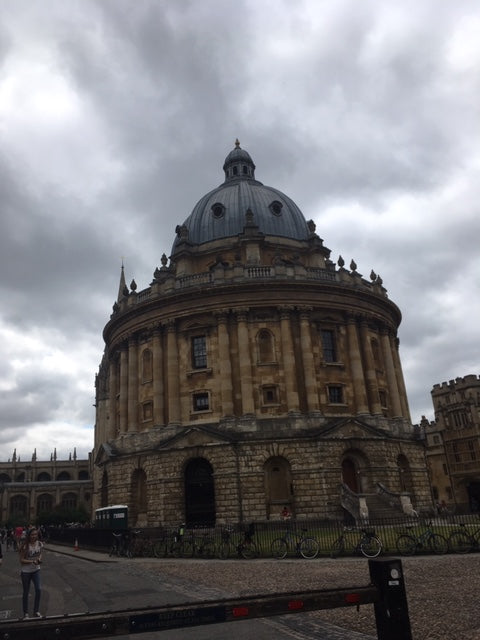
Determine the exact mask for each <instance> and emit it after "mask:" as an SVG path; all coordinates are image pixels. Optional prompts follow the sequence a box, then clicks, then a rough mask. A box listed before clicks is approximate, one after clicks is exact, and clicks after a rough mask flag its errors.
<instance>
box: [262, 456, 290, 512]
mask: <svg viewBox="0 0 480 640" xmlns="http://www.w3.org/2000/svg"><path fill="white" fill-rule="evenodd" d="M264 471H265V497H266V503H267V504H266V507H267V518H274V519H278V518H279V517H280V513H281V511H282V509H283V507H287V508H288V510H289V511H290V513H291V514H292V515H294V504H293V487H292V474H291V470H290V463H289V462H288V460H286V459H285V458H282V457H281V456H275V457H272V458H269V459H268V460H267V461H266V462H265V467H264Z"/></svg>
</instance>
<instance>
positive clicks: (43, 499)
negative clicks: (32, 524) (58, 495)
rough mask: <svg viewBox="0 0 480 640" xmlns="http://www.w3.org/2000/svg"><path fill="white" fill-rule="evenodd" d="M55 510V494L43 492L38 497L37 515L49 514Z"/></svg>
mask: <svg viewBox="0 0 480 640" xmlns="http://www.w3.org/2000/svg"><path fill="white" fill-rule="evenodd" d="M51 511H53V496H51V495H50V494H48V493H42V494H41V495H39V496H38V498H37V515H40V514H47V513H50V512H51Z"/></svg>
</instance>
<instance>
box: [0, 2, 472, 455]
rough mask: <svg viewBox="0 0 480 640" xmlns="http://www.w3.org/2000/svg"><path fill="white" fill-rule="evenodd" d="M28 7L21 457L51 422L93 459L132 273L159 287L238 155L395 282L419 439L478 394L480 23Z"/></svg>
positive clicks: (5, 86)
mask: <svg viewBox="0 0 480 640" xmlns="http://www.w3.org/2000/svg"><path fill="white" fill-rule="evenodd" d="M7 4H8V12H5V13H4V16H3V19H2V20H1V22H0V124H1V125H2V126H1V127H0V140H1V142H2V145H1V146H2V155H1V156H0V192H1V193H2V198H1V205H0V206H1V215H2V234H0V268H1V269H2V275H3V278H2V281H1V282H0V293H1V295H2V302H3V303H2V307H1V309H0V332H1V333H0V337H3V345H2V344H1V343H0V358H1V361H3V363H4V365H3V367H2V368H1V369H0V372H1V375H0V392H1V393H4V394H5V395H3V396H1V399H2V407H4V408H5V411H3V416H2V417H1V418H0V427H1V428H0V432H1V433H2V434H3V435H2V438H3V443H4V444H5V445H7V444H10V445H11V448H12V449H13V446H14V445H15V444H18V445H19V446H20V443H21V442H22V438H24V437H25V435H26V434H27V433H28V434H29V445H28V446H29V447H30V440H31V434H30V432H29V431H28V423H29V420H30V423H31V424H34V423H35V424H36V423H41V424H42V425H43V427H44V429H45V430H48V432H49V433H51V434H52V438H54V439H58V442H59V443H62V444H63V443H70V442H71V440H72V439H73V440H74V439H75V435H74V434H78V439H79V442H81V446H82V447H83V450H84V452H86V451H87V450H88V447H89V445H88V436H87V437H86V436H85V434H86V433H87V434H88V429H87V430H85V426H86V425H89V424H90V425H91V424H92V422H93V414H92V406H91V405H92V403H93V397H94V388H93V379H94V374H95V371H96V369H97V367H98V363H99V361H100V358H101V352H102V348H103V346H102V339H101V331H102V328H103V326H104V324H105V322H106V321H107V320H108V317H109V315H110V313H111V308H112V304H113V302H114V299H115V297H116V294H117V290H118V282H119V280H118V279H119V272H120V264H121V261H122V258H123V261H124V263H125V274H126V278H127V282H130V280H131V279H132V278H135V280H136V282H137V284H138V287H139V289H142V288H144V287H146V286H148V284H149V283H150V281H151V279H152V274H153V270H154V269H155V267H156V266H158V265H159V264H160V258H161V255H162V253H164V252H165V253H166V254H167V255H168V254H169V253H170V250H171V246H172V242H173V239H174V230H175V226H176V225H177V224H179V223H181V222H182V221H183V220H185V218H186V217H187V216H188V215H189V214H190V212H191V210H192V208H193V206H194V204H195V203H196V202H197V200H198V199H199V198H200V197H201V196H202V195H203V194H204V193H206V192H207V191H208V190H210V189H212V188H213V187H215V186H217V185H218V184H220V183H221V182H223V172H222V165H223V160H224V158H225V156H226V155H227V153H228V152H229V151H230V150H231V149H232V148H233V144H234V140H235V138H236V137H237V136H238V138H239V139H240V141H241V144H242V147H244V148H246V149H247V150H248V151H249V152H250V153H251V155H252V157H253V160H254V162H255V164H256V165H257V170H256V177H257V179H259V180H260V181H262V182H264V183H265V184H268V185H270V186H274V187H277V188H279V189H280V190H282V191H284V192H285V193H286V194H287V195H289V196H290V197H292V198H293V199H294V200H295V201H296V202H297V204H298V205H299V206H300V208H301V209H302V210H303V212H304V214H305V216H306V218H307V219H310V218H313V219H314V220H315V222H316V224H317V232H318V233H319V235H320V236H321V237H323V238H324V240H325V244H326V246H328V247H330V249H331V250H332V259H333V260H336V259H337V258H338V255H339V254H342V255H343V257H344V258H345V260H346V261H347V264H348V263H349V261H350V259H351V258H354V259H355V260H356V262H357V264H358V265H359V270H360V271H361V272H362V273H363V274H364V275H365V276H366V277H368V274H369V273H370V270H371V269H372V268H373V269H374V270H375V271H376V272H377V273H380V274H381V275H382V277H383V278H384V284H385V286H386V287H387V289H388V290H389V295H390V297H391V299H392V300H393V301H394V302H396V303H397V304H398V305H399V306H400V308H401V310H402V313H403V322H402V325H401V327H400V339H401V356H402V362H403V365H404V370H405V377H406V382H407V388H408V391H409V394H410V405H411V408H412V417H413V419H414V420H418V419H419V417H420V415H421V414H422V413H428V414H431V413H432V408H431V401H430V397H429V392H430V388H431V386H433V384H434V383H436V382H440V381H442V380H443V379H444V378H445V379H448V378H451V377H456V376H458V375H460V376H463V375H466V374H468V373H476V372H478V365H479V362H480V351H479V349H480V348H479V347H477V345H478V344H479V341H478V329H477V327H476V323H475V321H474V318H475V317H478V313H479V312H480V310H479V309H478V304H479V303H478V302H475V300H477V299H478V271H479V269H480V267H479V263H478V257H477V256H478V250H477V244H478V241H477V240H476V238H478V232H479V231H480V229H479V222H478V221H479V220H480V216H479V215H478V213H479V212H478V204H477V203H478V201H479V197H478V196H479V194H478V186H477V183H478V181H477V180H476V175H477V173H478V152H477V149H476V139H477V135H476V129H477V126H478V115H479V113H478V111H479V106H478V105H479V104H480V100H479V97H480V96H479V93H480V91H479V89H480V86H479V84H480V81H479V79H478V78H479V75H478V69H479V66H480V47H478V45H476V42H477V41H478V38H475V24H477V25H478V17H476V16H477V7H476V4H475V3H473V2H459V3H455V5H453V4H447V3H441V4H439V3H438V2H434V1H433V0H432V1H426V2H423V3H421V4H420V5H419V4H418V3H416V2H413V1H412V2H410V1H409V0H408V1H407V2H405V3H403V4H402V5H393V4H388V3H383V2H376V1H373V0H372V1H367V2H364V3H361V5H359V4H358V3H353V2H350V1H348V0H346V1H345V2H339V3H322V2H320V3H318V2H313V1H309V0H305V1H299V2H298V3H296V4H295V7H293V6H292V5H291V4H290V3H288V2H278V1H276V2H273V1H272V2H269V1H268V0H266V1H265V2H262V3H254V2H250V1H247V0H245V1H244V2H233V0H232V1H230V0H227V1H225V2H220V1H217V0H210V1H206V2H196V1H195V2H193V1H191V2H188V1H176V2H166V1H153V0H151V1H149V0H145V1H143V2H141V3H132V2H131V1H130V0H129V1H126V0H115V1H113V0H105V1H102V2H99V1H89V0H83V1H82V2H75V1H72V2H69V3H64V2H63V1H62V2H60V1H56V0H48V1H47V2H46V3H45V5H44V6H42V7H36V6H35V5H32V3H31V2H26V1H25V0H15V2H13V1H12V2H8V3H7ZM465 306H468V308H469V313H468V314H460V313H458V312H457V311H456V309H458V308H465ZM25 370H28V371H30V372H31V376H32V378H30V377H26V375H25ZM35 381H36V382H37V389H41V390H42V393H40V392H37V391H36V390H35ZM47 388H50V389H51V391H50V393H47V392H46V389H47ZM23 398H27V399H32V398H33V399H34V402H33V403H31V402H30V400H28V401H26V402H22V399H23ZM33 405H35V410H34V406H33ZM29 416H30V418H29ZM66 424H68V425H69V427H68V429H66V428H65V425H66ZM67 431H68V433H69V436H68V437H69V438H70V441H69V440H66V439H65V433H66V432H67ZM90 433H91V430H90ZM92 441H93V439H92ZM50 449H51V446H50V443H49V450H50Z"/></svg>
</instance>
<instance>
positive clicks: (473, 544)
mask: <svg viewBox="0 0 480 640" xmlns="http://www.w3.org/2000/svg"><path fill="white" fill-rule="evenodd" d="M460 527H461V529H456V530H455V531H452V533H451V534H450V535H449V536H448V546H449V548H450V549H451V550H452V551H453V552H454V553H469V552H470V551H474V550H475V549H478V548H479V547H480V527H478V529H475V531H473V533H471V532H470V531H469V530H468V529H467V526H466V524H465V523H464V522H461V523H460Z"/></svg>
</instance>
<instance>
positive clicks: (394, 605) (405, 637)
mask: <svg viewBox="0 0 480 640" xmlns="http://www.w3.org/2000/svg"><path fill="white" fill-rule="evenodd" d="M368 567H369V570H370V578H371V580H372V583H373V584H374V585H375V586H376V587H377V589H378V591H379V593H380V600H379V601H378V602H376V603H375V604H374V607H375V622H376V624H377V636H378V640H412V631H411V629H410V618H409V617H408V605H407V593H406V591H405V582H404V579H403V568H402V561H401V560H400V559H399V558H375V559H374V560H369V561H368Z"/></svg>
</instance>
